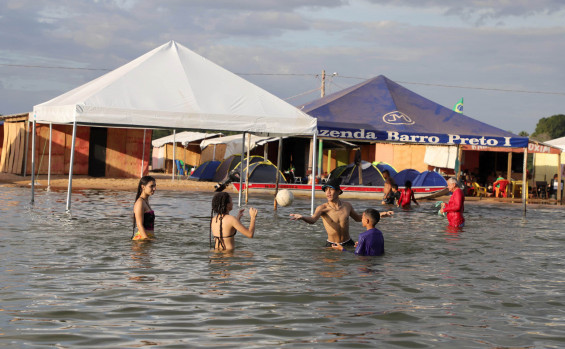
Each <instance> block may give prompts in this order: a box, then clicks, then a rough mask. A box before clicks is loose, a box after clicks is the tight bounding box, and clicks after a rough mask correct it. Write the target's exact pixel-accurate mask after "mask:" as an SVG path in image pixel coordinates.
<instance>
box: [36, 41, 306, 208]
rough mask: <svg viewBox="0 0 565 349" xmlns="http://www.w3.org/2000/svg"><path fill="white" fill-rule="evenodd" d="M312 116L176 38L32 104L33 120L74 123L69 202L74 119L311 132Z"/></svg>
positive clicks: (275, 133) (96, 122)
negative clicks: (184, 44) (82, 83)
mask: <svg viewBox="0 0 565 349" xmlns="http://www.w3.org/2000/svg"><path fill="white" fill-rule="evenodd" d="M316 121H317V120H316V119H315V118H312V117H310V116H308V115H307V114H305V113H303V112H301V111H300V110H298V109H297V108H296V107H294V106H292V105H290V104H288V103H287V102H285V101H283V100H281V99H279V98H278V97H276V96H274V95H272V94H270V93H269V92H267V91H265V90H263V89H261V88H260V87H258V86H256V85H254V84H252V83H250V82H248V81H246V80H244V79H242V78H241V77H239V76H237V75H235V74H233V73H231V72H229V71H227V70H226V69H224V68H222V67H220V66H218V65H216V64H214V63H212V62H211V61H209V60H207V59H206V58H204V57H202V56H200V55H198V54H196V53H195V52H193V51H191V50H189V49H188V48H186V47H184V46H182V45H180V44H178V43H176V42H174V41H170V42H168V43H166V44H164V45H162V46H160V47H157V48H156V49H154V50H152V51H150V52H148V53H146V54H144V55H143V56H141V57H139V58H137V59H135V60H133V61H131V62H130V63H127V64H125V65H123V66H121V67H119V68H117V69H115V70H113V71H111V72H109V73H107V74H105V75H103V76H101V77H99V78H97V79H95V80H92V81H90V82H88V83H86V84H84V85H82V86H80V87H77V88H75V89H73V90H71V91H69V92H67V93H64V94H62V95H60V96H58V97H55V98H53V99H52V100H50V101H47V102H45V103H42V104H39V105H36V106H34V108H33V122H34V124H35V123H36V122H40V123H48V124H53V123H55V124H57V123H58V124H73V141H72V151H71V165H70V169H69V185H68V195H67V210H69V209H70V196H71V189H72V173H73V161H74V147H75V139H76V126H77V125H94V126H106V127H132V128H168V129H171V128H172V129H201V130H230V131H241V132H249V133H256V134H261V135H265V136H282V135H288V134H297V135H313V137H316V132H317V131H316ZM34 136H35V134H34ZM32 154H33V153H32ZM34 160H35V159H33V158H32V166H34ZM33 182H34V179H33V178H32V201H33ZM313 191H314V187H312V192H313ZM312 202H313V196H312Z"/></svg>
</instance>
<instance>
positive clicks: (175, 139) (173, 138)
mask: <svg viewBox="0 0 565 349" xmlns="http://www.w3.org/2000/svg"><path fill="white" fill-rule="evenodd" d="M219 136H222V134H221V133H205V132H189V131H184V132H179V133H177V134H175V135H168V136H165V137H161V138H158V139H154V140H153V141H152V142H151V145H152V146H154V147H155V148H159V147H162V146H164V145H165V144H169V143H182V145H183V147H186V146H187V145H188V144H189V143H191V142H195V141H199V140H201V139H207V138H213V137H219Z"/></svg>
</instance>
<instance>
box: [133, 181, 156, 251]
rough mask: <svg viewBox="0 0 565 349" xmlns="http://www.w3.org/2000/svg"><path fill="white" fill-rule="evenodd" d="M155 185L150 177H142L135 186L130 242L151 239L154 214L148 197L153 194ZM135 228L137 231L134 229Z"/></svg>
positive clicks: (152, 236)
mask: <svg viewBox="0 0 565 349" xmlns="http://www.w3.org/2000/svg"><path fill="white" fill-rule="evenodd" d="M156 188H157V184H156V183H155V178H153V177H151V176H143V177H141V179H140V180H139V184H138V185H137V195H136V196H135V204H134V206H133V230H134V233H133V236H132V237H131V239H132V240H147V239H152V238H154V237H155V236H154V235H153V231H154V223H155V212H154V211H153V209H152V208H151V206H149V197H150V196H151V195H153V194H154V193H155V189H156ZM136 226H137V231H135V227H136Z"/></svg>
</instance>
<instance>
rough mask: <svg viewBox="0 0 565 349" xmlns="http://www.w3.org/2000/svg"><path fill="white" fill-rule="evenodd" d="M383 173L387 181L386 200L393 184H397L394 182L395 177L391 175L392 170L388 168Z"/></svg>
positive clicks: (384, 187) (384, 190) (385, 188)
mask: <svg viewBox="0 0 565 349" xmlns="http://www.w3.org/2000/svg"><path fill="white" fill-rule="evenodd" d="M382 174H383V179H384V181H385V183H384V186H383V194H384V195H383V201H384V200H385V197H386V196H387V195H388V193H390V192H391V190H392V185H393V184H395V182H394V178H392V177H391V176H390V172H388V170H384V171H383V172H382Z"/></svg>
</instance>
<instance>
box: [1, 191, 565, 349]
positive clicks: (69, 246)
mask: <svg viewBox="0 0 565 349" xmlns="http://www.w3.org/2000/svg"><path fill="white" fill-rule="evenodd" d="M212 195H213V193H184V192H183V193H174V192H164V191H158V192H157V193H156V195H155V196H154V197H152V199H151V200H152V201H151V205H152V207H153V208H154V209H155V211H156V215H157V218H156V235H157V239H155V240H154V241H149V242H132V241H131V240H130V238H131V210H132V206H133V199H134V193H129V192H116V191H102V190H83V191H80V193H79V192H77V193H75V194H74V195H73V203H72V213H71V214H67V213H65V211H64V208H65V197H66V193H65V192H56V191H55V192H46V191H40V192H39V193H37V195H36V203H35V204H34V205H33V206H30V205H29V191H28V190H24V189H20V188H3V187H0V219H1V222H2V225H1V226H0V255H1V261H0V262H1V264H0V265H1V268H2V273H1V274H0V281H1V282H0V285H1V286H0V287H1V291H0V292H1V299H2V304H1V305H0V324H2V326H1V330H0V338H1V339H2V343H3V344H5V345H7V346H12V347H29V348H36V347H49V348H51V347H87V348H91V347H102V346H104V347H120V348H138V347H219V346H225V347H277V348H279V347H292V348H294V347H305V348H310V347H325V346H330V347H334V346H342V347H375V346H380V347H412V348H423V347H434V348H435V347H445V348H453V347H458V348H462V347H470V348H476V347H549V348H551V347H554V348H558V347H563V344H564V343H565V334H564V333H565V331H564V330H565V297H564V296H563V287H564V284H563V280H565V262H564V260H565V259H564V254H565V252H564V250H565V249H564V245H565V235H563V229H562V226H563V224H564V223H565V218H564V217H563V215H562V209H561V208H535V209H530V210H529V211H528V216H527V217H525V218H523V217H522V213H521V206H519V205H500V204H484V203H480V204H478V203H473V202H469V203H468V204H467V205H466V210H467V212H466V226H465V227H464V228H463V229H456V230H451V229H448V228H447V227H446V225H447V224H446V220H445V219H444V218H442V217H439V216H438V215H437V210H435V211H434V208H433V204H432V203H426V202H423V203H422V207H420V208H414V209H412V210H410V211H401V210H398V211H396V214H395V216H394V217H391V218H385V219H383V220H381V222H380V223H379V228H380V229H381V230H382V231H383V233H384V235H385V245H386V253H385V255H384V256H381V257H358V256H355V255H354V254H352V253H346V252H338V251H335V250H331V249H326V248H323V247H322V246H323V244H324V242H325V238H326V236H325V234H324V232H323V227H322V224H321V222H319V223H318V224H315V225H307V224H305V223H303V222H291V221H290V220H289V219H288V215H289V213H291V212H299V213H304V214H307V213H308V212H309V199H307V198H301V197H297V198H296V199H295V203H294V204H293V206H291V207H286V208H280V210H279V211H278V212H272V198H271V197H268V196H256V195H253V194H252V195H251V196H250V200H251V202H250V204H251V205H253V206H255V207H257V208H258V209H259V216H258V221H257V233H256V235H255V238H254V239H246V238H243V237H242V236H240V235H238V236H237V237H236V239H238V241H237V246H238V249H237V250H235V251H233V252H229V253H218V252H214V251H211V250H210V249H209V246H208V231H209V228H208V224H209V217H210V200H211V197H212ZM319 200H321V199H319ZM319 200H318V202H319V203H321V201H319ZM350 201H351V202H352V204H353V206H354V207H355V208H356V210H357V211H359V212H360V211H362V210H364V209H365V208H366V207H368V206H370V205H372V204H377V202H378V201H377V200H375V201H374V202H370V201H361V200H350ZM248 219H249V217H244V220H245V221H246V223H247V222H248ZM351 231H352V232H353V234H352V235H353V236H352V237H353V238H354V239H356V238H357V237H358V235H359V233H361V232H362V231H363V228H362V227H361V224H360V223H355V222H352V223H351Z"/></svg>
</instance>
